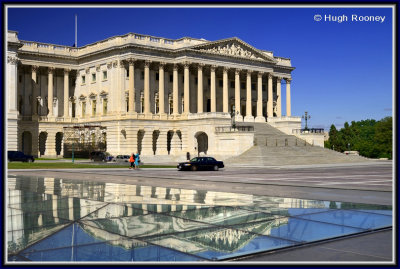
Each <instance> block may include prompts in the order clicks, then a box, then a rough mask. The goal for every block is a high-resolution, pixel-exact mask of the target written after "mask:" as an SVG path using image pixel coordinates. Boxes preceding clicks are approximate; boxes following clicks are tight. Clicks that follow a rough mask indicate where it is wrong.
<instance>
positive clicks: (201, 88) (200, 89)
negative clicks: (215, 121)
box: [197, 64, 204, 113]
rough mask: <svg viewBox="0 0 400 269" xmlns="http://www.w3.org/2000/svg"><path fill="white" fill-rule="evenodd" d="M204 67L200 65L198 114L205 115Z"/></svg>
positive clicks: (198, 75) (198, 70)
mask: <svg viewBox="0 0 400 269" xmlns="http://www.w3.org/2000/svg"><path fill="white" fill-rule="evenodd" d="M203 67H204V64H199V65H198V69H197V113H203Z"/></svg>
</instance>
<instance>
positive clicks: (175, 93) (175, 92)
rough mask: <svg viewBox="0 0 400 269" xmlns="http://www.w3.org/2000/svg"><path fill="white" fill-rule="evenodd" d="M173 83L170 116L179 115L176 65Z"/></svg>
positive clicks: (175, 65) (176, 66) (175, 66)
mask: <svg viewBox="0 0 400 269" xmlns="http://www.w3.org/2000/svg"><path fill="white" fill-rule="evenodd" d="M173 68H174V72H173V82H172V114H174V115H177V114H179V111H178V65H177V64H174V67H173Z"/></svg>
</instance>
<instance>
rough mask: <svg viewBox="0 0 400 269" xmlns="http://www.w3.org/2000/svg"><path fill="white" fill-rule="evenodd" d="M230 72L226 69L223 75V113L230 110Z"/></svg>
mask: <svg viewBox="0 0 400 269" xmlns="http://www.w3.org/2000/svg"><path fill="white" fill-rule="evenodd" d="M228 70H229V68H227V67H224V71H223V72H224V73H223V78H222V79H223V87H222V100H223V106H222V112H224V113H228V110H229V108H228V107H229V104H228Z"/></svg>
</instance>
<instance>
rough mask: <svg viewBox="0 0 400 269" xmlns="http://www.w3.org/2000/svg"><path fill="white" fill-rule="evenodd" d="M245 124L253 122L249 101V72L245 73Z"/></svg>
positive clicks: (250, 101)
mask: <svg viewBox="0 0 400 269" xmlns="http://www.w3.org/2000/svg"><path fill="white" fill-rule="evenodd" d="M244 121H245V122H254V117H253V115H252V100H251V70H248V71H247V77H246V116H245V117H244Z"/></svg>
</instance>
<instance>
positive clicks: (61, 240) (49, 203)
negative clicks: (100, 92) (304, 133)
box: [6, 175, 392, 262]
mask: <svg viewBox="0 0 400 269" xmlns="http://www.w3.org/2000/svg"><path fill="white" fill-rule="evenodd" d="M7 187H8V191H7V197H6V199H7V201H6V203H7V222H6V224H7V238H6V239H7V245H8V261H10V262H11V261H18V262H21V261H22V262H23V261H71V262H77V261H99V262H111V261H112V262H115V261H120V262H128V261H183V262H187V261H216V260H217V261H218V260H229V259H232V258H235V257H239V256H242V255H247V254H253V253H257V252H264V251H270V250H276V249H279V248H285V247H290V246H295V245H298V244H302V243H306V242H312V241H317V240H323V239H329V238H334V237H339V236H344V235H349V234H355V233H361V232H365V231H369V230H374V229H379V228H385V227H391V226H392V207H390V206H382V205H366V204H354V203H344V202H335V201H316V200H305V199H297V198H290V197H288V198H282V197H268V196H258V195H251V194H238V193H227V192H214V191H200V190H190V189H178V188H165V187H152V186H143V185H128V184H116V183H104V182H102V183H101V182H88V181H76V180H67V179H61V178H44V177H27V176H12V175H9V177H8V182H7Z"/></svg>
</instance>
